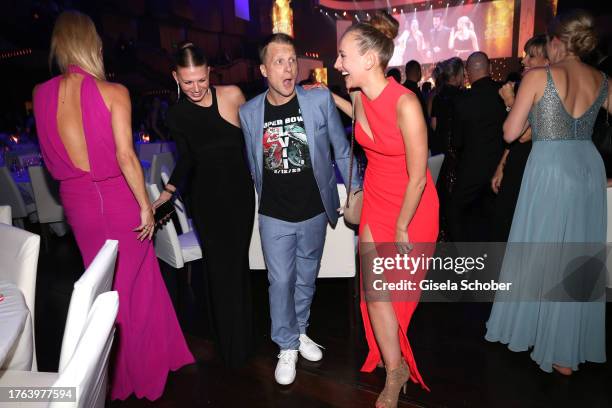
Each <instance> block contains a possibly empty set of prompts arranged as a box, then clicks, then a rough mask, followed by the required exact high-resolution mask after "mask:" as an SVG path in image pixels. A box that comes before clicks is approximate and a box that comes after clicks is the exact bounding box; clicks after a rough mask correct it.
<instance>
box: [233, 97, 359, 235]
mask: <svg viewBox="0 0 612 408" xmlns="http://www.w3.org/2000/svg"><path fill="white" fill-rule="evenodd" d="M295 90H296V93H297V98H298V102H299V104H300V109H301V111H302V118H303V119H304V127H305V130H306V138H307V141H308V150H309V152H310V161H311V163H312V170H313V173H314V177H315V180H316V182H317V186H318V187H319V192H320V193H321V201H323V206H324V207H325V213H326V214H327V218H328V219H329V222H330V224H331V225H332V226H335V225H336V222H337V221H338V208H339V207H340V200H339V199H338V187H337V181H336V174H335V171H334V168H333V165H332V154H331V151H332V149H333V151H334V159H335V161H336V165H337V166H338V168H339V170H340V174H342V178H343V179H344V180H345V181H344V183H345V185H346V184H347V183H348V179H349V177H348V176H349V158H350V153H351V145H350V142H349V140H348V139H347V137H346V134H345V132H344V127H343V126H342V122H341V121H340V114H339V113H338V110H337V109H336V105H335V104H334V100H333V98H332V96H331V93H330V92H329V91H328V90H327V89H320V88H317V89H312V90H309V91H305V90H304V89H303V88H302V87H301V86H296V88H295ZM267 94H268V91H266V92H264V93H262V94H259V95H257V96H256V97H255V98H253V99H251V100H250V101H248V102H247V103H245V104H244V105H242V107H241V108H240V123H241V124H242V132H243V133H244V138H245V142H246V151H247V159H248V162H249V168H250V170H251V175H252V177H253V180H254V181H255V189H256V190H257V195H258V197H259V200H260V201H261V185H262V175H263V125H264V109H265V100H266V99H265V98H266V95H267ZM330 147H331V148H330ZM352 184H353V187H359V186H360V184H361V183H360V180H359V176H358V172H357V162H354V163H353V182H352ZM347 189H348V186H347ZM342 204H343V205H344V203H342Z"/></svg>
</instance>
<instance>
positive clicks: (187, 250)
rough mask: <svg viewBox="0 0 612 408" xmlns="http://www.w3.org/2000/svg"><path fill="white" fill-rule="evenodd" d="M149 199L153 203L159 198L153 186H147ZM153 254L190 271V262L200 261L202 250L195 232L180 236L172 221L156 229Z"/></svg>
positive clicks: (176, 266) (174, 265)
mask: <svg viewBox="0 0 612 408" xmlns="http://www.w3.org/2000/svg"><path fill="white" fill-rule="evenodd" d="M147 189H148V192H149V198H150V199H151V201H155V200H156V199H157V198H158V197H159V190H158V189H157V185H155V184H147ZM155 254H156V255H157V257H158V258H159V259H161V260H162V261H164V262H165V263H167V264H168V265H170V266H172V267H173V268H176V269H180V268H182V267H183V266H185V264H187V270H188V271H190V270H191V262H192V261H197V260H198V259H202V248H201V247H200V244H199V242H198V239H197V237H196V235H195V231H189V232H185V233H183V234H181V235H178V234H177V233H176V228H175V227H174V223H173V222H172V220H171V219H170V220H168V221H166V223H165V224H164V225H163V226H161V227H160V228H159V229H157V231H156V233H155Z"/></svg>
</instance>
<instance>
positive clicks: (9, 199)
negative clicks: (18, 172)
mask: <svg viewBox="0 0 612 408" xmlns="http://www.w3.org/2000/svg"><path fill="white" fill-rule="evenodd" d="M0 204H1V205H9V206H11V210H12V212H13V218H24V217H27V216H28V210H27V209H26V205H25V202H24V201H23V197H22V196H21V193H20V192H19V189H18V188H17V184H15V180H13V178H12V177H11V173H10V172H9V171H8V169H7V168H6V167H0Z"/></svg>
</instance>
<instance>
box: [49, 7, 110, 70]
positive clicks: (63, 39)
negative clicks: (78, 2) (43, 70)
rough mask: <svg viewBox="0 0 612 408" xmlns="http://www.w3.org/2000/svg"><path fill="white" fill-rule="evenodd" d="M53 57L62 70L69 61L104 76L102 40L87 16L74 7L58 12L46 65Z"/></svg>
mask: <svg viewBox="0 0 612 408" xmlns="http://www.w3.org/2000/svg"><path fill="white" fill-rule="evenodd" d="M53 61H55V62H56V63H57V65H58V67H59V69H60V71H61V72H62V73H65V72H66V71H67V70H68V66H69V65H78V66H79V67H81V68H82V69H84V70H85V71H87V72H89V73H90V74H91V75H93V76H94V77H96V78H98V79H100V80H104V79H106V75H105V74H104V62H103V61H102V40H101V39H100V36H99V35H98V32H97V31H96V26H95V25H94V23H93V21H92V20H91V18H89V16H87V15H85V14H83V13H80V12H78V11H74V10H71V11H64V12H63V13H62V14H60V15H59V17H58V18H57V20H56V21H55V26H54V27H53V34H52V35H51V52H50V53H49V65H51V64H52V63H53Z"/></svg>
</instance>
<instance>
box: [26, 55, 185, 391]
mask: <svg viewBox="0 0 612 408" xmlns="http://www.w3.org/2000/svg"><path fill="white" fill-rule="evenodd" d="M69 72H71V73H78V74H80V75H82V76H83V82H82V85H81V112H82V118H83V131H84V134H85V141H86V143H87V153H88V155H89V165H90V171H89V172H87V171H84V170H81V169H79V168H77V167H75V166H74V165H73V164H72V161H71V160H70V157H69V156H68V153H67V151H66V149H65V147H64V144H63V143H62V140H61V138H60V136H59V133H58V129H57V109H58V93H59V85H60V81H61V79H62V77H61V76H57V77H55V78H52V79H51V80H49V81H47V82H45V83H43V84H41V85H40V86H39V87H38V90H37V92H36V95H35V96H34V115H35V118H36V127H37V129H38V138H39V141H40V147H41V150H42V155H43V158H44V161H45V166H46V167H47V169H48V170H49V172H50V173H51V175H52V176H53V178H55V179H56V180H59V181H60V197H61V200H62V205H63V206H64V211H65V214H66V218H67V221H68V223H69V224H70V226H71V227H72V230H73V231H74V235H75V238H76V241H77V244H78V246H79V249H80V250H81V255H82V256H83V263H84V264H85V267H88V266H89V264H90V263H91V262H92V260H93V258H94V257H95V256H96V254H97V252H98V251H99V250H100V248H101V247H102V245H103V244H104V242H105V241H106V240H107V239H115V240H118V241H119V253H118V257H117V264H116V268H115V280H114V283H113V289H114V290H116V291H117V292H119V314H118V316H117V333H118V336H117V337H116V339H115V342H116V353H115V360H114V361H113V362H111V384H112V389H111V399H126V398H127V397H129V396H130V394H132V393H134V394H136V396H137V397H138V398H143V397H144V398H148V399H150V400H155V399H157V398H159V397H160V396H161V395H162V394H163V391H164V387H165V384H166V378H167V376H168V371H169V370H173V371H174V370H178V369H179V368H180V367H182V366H184V365H186V364H190V363H193V362H194V358H193V356H192V354H191V352H190V351H189V349H188V348H187V344H186V342H185V338H184V337H183V333H182V331H181V327H180V326H179V324H178V321H177V318H176V315H175V313H174V309H173V307H172V303H171V301H170V297H169V296H168V292H167V289H166V286H165V284H164V281H163V279H162V276H161V273H160V270H159V264H158V263H157V258H156V256H155V250H154V248H153V244H152V242H151V241H149V240H145V241H143V242H140V241H139V240H138V239H137V233H135V232H133V231H132V230H133V229H134V228H135V227H137V226H138V225H140V207H139V205H138V203H137V202H136V199H135V198H134V195H133V193H132V191H131V190H130V188H129V186H128V184H127V182H126V180H125V178H124V177H123V175H122V173H121V169H120V168H119V164H118V163H117V159H116V151H115V141H114V138H113V129H112V126H111V113H110V112H109V110H108V108H107V107H106V105H105V103H104V100H103V99H102V95H101V94H100V91H99V89H98V86H97V84H96V80H95V78H94V77H93V76H92V75H91V74H89V73H87V72H86V71H84V70H83V69H81V68H79V67H77V66H70V67H69Z"/></svg>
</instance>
